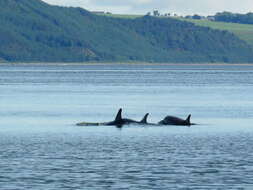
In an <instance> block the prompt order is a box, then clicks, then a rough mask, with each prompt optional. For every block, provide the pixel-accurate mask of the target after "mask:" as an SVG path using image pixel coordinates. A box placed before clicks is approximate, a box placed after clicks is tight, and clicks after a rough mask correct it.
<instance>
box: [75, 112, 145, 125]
mask: <svg viewBox="0 0 253 190" xmlns="http://www.w3.org/2000/svg"><path fill="white" fill-rule="evenodd" d="M148 115H149V114H148V113H147V114H146V115H145V116H144V117H143V119H142V120H141V121H135V120H132V119H128V118H122V109H119V111H118V113H117V116H116V117H115V119H114V120H113V121H110V122H103V123H87V122H82V123H77V124H76V125H77V126H100V125H103V126H117V127H122V126H123V125H129V124H147V117H148Z"/></svg>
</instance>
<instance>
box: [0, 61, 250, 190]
mask: <svg viewBox="0 0 253 190" xmlns="http://www.w3.org/2000/svg"><path fill="white" fill-rule="evenodd" d="M119 108H123V114H124V116H125V117H128V118H133V119H136V120H139V119H141V118H142V117H143V115H144V114H145V113H147V112H149V113H150V118H149V121H150V122H158V121H160V120H161V119H163V118H164V117H165V116H166V115H175V116H179V117H182V118H186V117H187V115H188V114H190V113H191V114H192V122H194V123H198V124H199V125H196V126H192V127H190V128H189V127H178V126H170V127H169V126H168V127H151V126H149V127H144V126H126V127H124V128H122V129H117V128H115V127H76V126H75V123H77V122H81V121H87V122H100V121H110V120H112V119H113V118H114V117H115V115H116V112H117V110H118V109H119ZM0 147H1V148H0V189H3V190H19V189H20V190H21V189H24V190H27V189H36V190H39V189H41V190H55V189H71V190H72V189H91V190H94V189H103V190H104V189H159V190H160V189H253V66H236V65H235V66H231V65H223V66H221V65H213V66H211V65H205V66H199V65H188V66H186V65H178V66H176V65H127V64H126V65H124V64H123V65H109V64H108V65H64V64H62V65H29V64H20V65H1V66H0Z"/></svg>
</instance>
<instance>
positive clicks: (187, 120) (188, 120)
mask: <svg viewBox="0 0 253 190" xmlns="http://www.w3.org/2000/svg"><path fill="white" fill-rule="evenodd" d="M185 121H186V122H187V123H191V114H190V115H188V117H187V119H186V120H185Z"/></svg>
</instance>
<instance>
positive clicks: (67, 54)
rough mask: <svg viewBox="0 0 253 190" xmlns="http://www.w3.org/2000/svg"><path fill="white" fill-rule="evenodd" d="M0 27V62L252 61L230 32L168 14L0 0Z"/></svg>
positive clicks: (251, 54) (251, 53) (34, 0)
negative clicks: (98, 11)
mask: <svg viewBox="0 0 253 190" xmlns="http://www.w3.org/2000/svg"><path fill="white" fill-rule="evenodd" d="M0 26H1V27H0V42H1V43H0V61H2V60H6V61H9V62H86V61H103V62H105V61H111V62H117V61H146V62H253V51H252V48H251V47H250V46H249V45H247V44H246V43H245V42H244V41H242V40H240V39H239V38H238V37H236V36H235V35H233V34H232V33H229V32H226V31H219V30H213V29H210V28H206V27H201V26H195V25H194V24H192V23H188V22H184V21H180V20H175V19H171V18H155V17H151V16H144V17H140V18H136V19H120V18H112V17H106V16H98V15H94V14H91V13H90V12H88V11H86V10H84V9H81V8H65V7H58V6H51V5H48V4H46V3H44V2H42V1H40V0H1V1H0Z"/></svg>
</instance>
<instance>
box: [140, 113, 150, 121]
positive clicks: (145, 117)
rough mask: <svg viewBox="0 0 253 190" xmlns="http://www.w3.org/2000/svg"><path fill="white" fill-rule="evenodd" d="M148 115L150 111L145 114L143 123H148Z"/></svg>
mask: <svg viewBox="0 0 253 190" xmlns="http://www.w3.org/2000/svg"><path fill="white" fill-rule="evenodd" d="M148 115H149V113H146V115H144V117H143V119H142V120H141V123H147V118H148Z"/></svg>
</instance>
